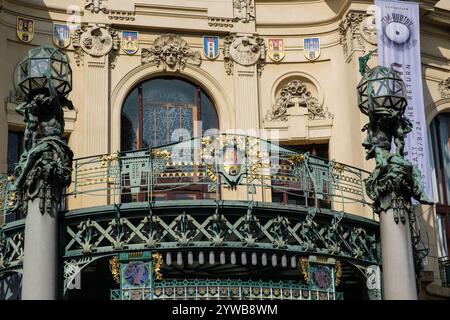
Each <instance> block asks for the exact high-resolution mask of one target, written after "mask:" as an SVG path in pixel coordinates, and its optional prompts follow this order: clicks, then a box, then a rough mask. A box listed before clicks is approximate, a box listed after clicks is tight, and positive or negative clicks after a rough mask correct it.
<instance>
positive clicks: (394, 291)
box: [380, 209, 417, 300]
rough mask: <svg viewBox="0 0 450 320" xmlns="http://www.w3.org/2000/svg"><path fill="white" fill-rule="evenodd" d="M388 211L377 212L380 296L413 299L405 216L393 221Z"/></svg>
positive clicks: (408, 227) (412, 270)
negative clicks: (380, 264)
mask: <svg viewBox="0 0 450 320" xmlns="http://www.w3.org/2000/svg"><path fill="white" fill-rule="evenodd" d="M392 211H393V210H392V209H389V210H388V211H387V212H381V214H380V237H381V254H382V262H383V290H384V299H385V300H417V289H416V276H415V271H414V258H413V252H412V243H411V231H410V226H409V218H408V216H406V222H405V223H404V224H403V223H396V222H395V221H394V219H393V217H392V215H393V212H392Z"/></svg>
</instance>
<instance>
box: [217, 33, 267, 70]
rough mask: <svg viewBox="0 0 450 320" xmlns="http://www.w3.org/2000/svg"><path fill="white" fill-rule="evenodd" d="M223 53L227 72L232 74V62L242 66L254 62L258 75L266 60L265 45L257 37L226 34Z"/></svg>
mask: <svg viewBox="0 0 450 320" xmlns="http://www.w3.org/2000/svg"><path fill="white" fill-rule="evenodd" d="M223 55H224V58H225V69H226V72H227V74H229V75H231V74H233V62H236V63H238V64H240V65H243V66H251V65H254V64H255V63H256V64H257V67H258V74H259V75H260V74H261V72H262V69H263V67H264V64H265V61H266V45H265V43H264V40H263V39H261V38H259V37H258V38H255V39H253V38H250V37H247V36H242V37H236V36H227V37H225V39H224V48H223Z"/></svg>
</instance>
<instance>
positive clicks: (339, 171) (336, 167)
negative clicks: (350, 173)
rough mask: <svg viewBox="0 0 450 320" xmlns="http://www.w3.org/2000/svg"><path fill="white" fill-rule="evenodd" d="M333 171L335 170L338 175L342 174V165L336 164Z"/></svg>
mask: <svg viewBox="0 0 450 320" xmlns="http://www.w3.org/2000/svg"><path fill="white" fill-rule="evenodd" d="M334 170H336V171H337V173H338V174H342V171H344V165H343V164H342V163H339V162H336V163H335V164H334Z"/></svg>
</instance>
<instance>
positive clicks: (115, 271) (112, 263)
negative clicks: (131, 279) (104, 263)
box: [109, 256, 120, 284]
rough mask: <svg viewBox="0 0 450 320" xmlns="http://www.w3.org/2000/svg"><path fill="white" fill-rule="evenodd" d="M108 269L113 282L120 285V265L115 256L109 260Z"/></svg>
mask: <svg viewBox="0 0 450 320" xmlns="http://www.w3.org/2000/svg"><path fill="white" fill-rule="evenodd" d="M109 269H110V270H111V274H112V276H113V278H114V281H115V282H116V283H117V284H120V263H119V258H118V257H117V256H114V257H113V258H111V259H109Z"/></svg>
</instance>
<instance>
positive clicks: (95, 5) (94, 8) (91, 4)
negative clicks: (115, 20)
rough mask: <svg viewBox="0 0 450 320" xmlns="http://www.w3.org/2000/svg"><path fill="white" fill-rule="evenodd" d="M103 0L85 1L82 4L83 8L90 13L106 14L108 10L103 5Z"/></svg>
mask: <svg viewBox="0 0 450 320" xmlns="http://www.w3.org/2000/svg"><path fill="white" fill-rule="evenodd" d="M103 2H104V1H103V0H86V3H85V4H84V8H85V9H87V10H89V11H91V12H92V13H99V12H100V11H102V12H103V13H107V12H108V9H106V6H105V5H104V4H103Z"/></svg>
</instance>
